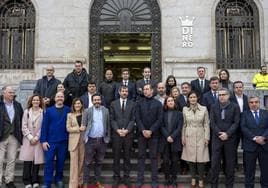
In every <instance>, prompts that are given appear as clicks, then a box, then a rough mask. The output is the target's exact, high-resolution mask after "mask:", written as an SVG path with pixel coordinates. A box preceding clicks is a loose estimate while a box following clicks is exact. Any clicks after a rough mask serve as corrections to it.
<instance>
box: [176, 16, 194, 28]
mask: <svg viewBox="0 0 268 188" xmlns="http://www.w3.org/2000/svg"><path fill="white" fill-rule="evenodd" d="M179 19H180V21H181V26H183V27H191V26H193V23H194V20H195V17H192V18H190V17H189V16H184V17H179Z"/></svg>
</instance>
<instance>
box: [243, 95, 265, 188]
mask: <svg viewBox="0 0 268 188" xmlns="http://www.w3.org/2000/svg"><path fill="white" fill-rule="evenodd" d="M248 100H249V108H250V110H247V111H245V112H243V115H242V120H241V130H242V134H243V142H244V145H243V149H244V169H245V188H254V179H255V170H256V160H257V159H258V161H259V165H260V171H261V180H260V183H261V187H263V188H264V187H268V169H267V166H268V144H267V138H268V111H267V110H262V109H260V99H259V97H257V96H252V97H249V99H248Z"/></svg>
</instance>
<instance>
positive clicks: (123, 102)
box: [122, 100, 125, 112]
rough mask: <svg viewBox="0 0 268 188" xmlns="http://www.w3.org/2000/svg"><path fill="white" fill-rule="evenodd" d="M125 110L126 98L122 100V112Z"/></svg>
mask: <svg viewBox="0 0 268 188" xmlns="http://www.w3.org/2000/svg"><path fill="white" fill-rule="evenodd" d="M124 111H125V100H123V101H122V112H124Z"/></svg>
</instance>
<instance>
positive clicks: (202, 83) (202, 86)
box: [200, 80, 204, 92]
mask: <svg viewBox="0 0 268 188" xmlns="http://www.w3.org/2000/svg"><path fill="white" fill-rule="evenodd" d="M200 86H201V90H202V92H203V90H204V80H201V84H200Z"/></svg>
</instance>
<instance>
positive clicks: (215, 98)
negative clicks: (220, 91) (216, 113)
mask: <svg viewBox="0 0 268 188" xmlns="http://www.w3.org/2000/svg"><path fill="white" fill-rule="evenodd" d="M213 98H214V100H217V94H216V91H214V92H213Z"/></svg>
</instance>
